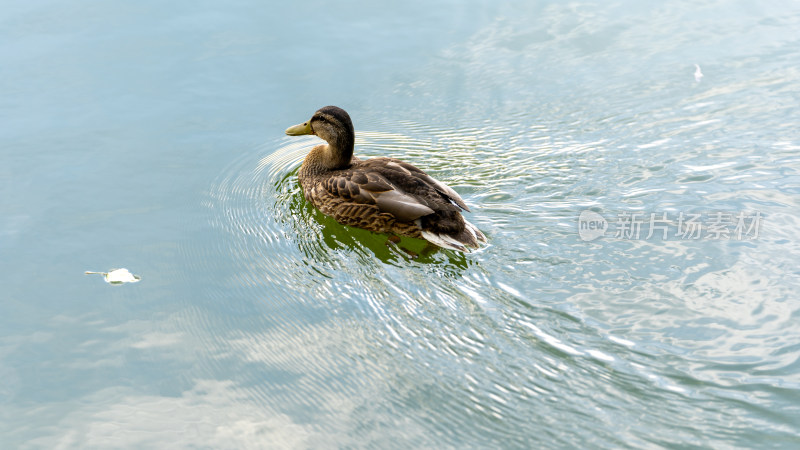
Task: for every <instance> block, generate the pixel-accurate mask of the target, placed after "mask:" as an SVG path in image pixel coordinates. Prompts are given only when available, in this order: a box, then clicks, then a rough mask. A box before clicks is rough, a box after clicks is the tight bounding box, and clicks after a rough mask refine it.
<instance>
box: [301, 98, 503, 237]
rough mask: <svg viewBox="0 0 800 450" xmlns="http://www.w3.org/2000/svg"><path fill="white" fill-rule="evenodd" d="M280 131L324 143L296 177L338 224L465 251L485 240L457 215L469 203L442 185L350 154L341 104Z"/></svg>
mask: <svg viewBox="0 0 800 450" xmlns="http://www.w3.org/2000/svg"><path fill="white" fill-rule="evenodd" d="M286 134H287V135H289V136H302V135H315V136H317V137H319V138H321V139H322V140H323V141H325V142H326V143H325V144H319V145H316V146H314V147H313V148H312V149H311V150H310V151H309V152H308V154H307V155H306V157H305V159H304V160H303V163H302V165H301V166H300V170H299V171H298V173H297V177H298V179H299V182H300V186H301V188H302V190H303V196H304V197H305V199H306V200H307V201H308V202H310V203H311V204H312V205H314V207H316V208H317V209H318V210H319V211H321V212H322V213H323V214H325V215H328V216H330V217H332V218H333V219H334V220H336V221H337V222H339V223H340V224H343V225H347V226H352V227H357V228H363V229H366V230H369V231H372V232H375V233H383V234H388V235H390V236H392V235H394V236H407V237H411V238H417V239H424V240H426V241H428V242H430V243H431V244H434V245H436V246H438V247H442V248H446V249H450V250H456V251H460V252H465V253H468V252H471V251H474V250H477V249H479V248H480V247H481V245H482V244H485V243H486V242H487V239H486V236H485V235H484V234H483V233H482V232H481V231H480V230H479V229H478V228H477V227H476V226H475V225H473V224H471V223H469V222H468V221H466V220H465V219H464V217H463V216H462V215H461V212H462V211H469V208H468V207H467V205H466V203H465V202H464V200H463V199H462V198H461V196H459V195H458V193H457V192H456V191H454V190H453V189H452V188H450V187H449V186H447V185H446V184H444V183H442V182H441V181H438V180H436V179H434V178H433V177H431V176H430V175H428V174H426V173H425V172H424V171H422V170H421V169H419V168H417V167H415V166H414V165H412V164H409V163H407V162H404V161H401V160H399V159H395V158H389V157H375V158H369V159H359V158H358V157H356V156H354V155H353V150H354V146H355V129H354V128H353V122H352V120H351V119H350V115H349V114H347V112H346V111H345V110H343V109H342V108H339V107H337V106H325V107H323V108H320V109H319V110H317V111H316V112H315V113H314V114H313V115H312V116H311V119H309V120H308V121H306V122H303V123H301V124H298V125H294V126H292V127H289V128H287V129H286Z"/></svg>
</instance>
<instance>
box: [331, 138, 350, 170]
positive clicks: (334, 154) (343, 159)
mask: <svg viewBox="0 0 800 450" xmlns="http://www.w3.org/2000/svg"><path fill="white" fill-rule="evenodd" d="M354 146H355V137H354V136H353V135H352V134H349V133H342V134H339V135H337V136H335V138H334V139H331V140H330V141H328V145H327V147H328V148H327V149H326V150H327V153H328V158H329V161H330V164H331V167H330V169H331V170H336V169H344V168H347V167H348V166H349V165H350V161H351V160H352V159H353V147H354Z"/></svg>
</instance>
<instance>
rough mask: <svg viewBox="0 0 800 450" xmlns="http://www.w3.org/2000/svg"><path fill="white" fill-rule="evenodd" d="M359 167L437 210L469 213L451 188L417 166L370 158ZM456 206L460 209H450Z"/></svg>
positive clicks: (394, 160) (391, 159)
mask: <svg viewBox="0 0 800 450" xmlns="http://www.w3.org/2000/svg"><path fill="white" fill-rule="evenodd" d="M358 165H359V167H362V168H364V169H369V170H371V171H374V172H376V173H379V174H380V175H382V176H383V177H384V178H386V179H387V180H388V181H389V182H391V183H394V184H396V185H398V187H400V188H401V189H404V190H405V191H406V192H409V193H411V194H412V195H415V196H417V197H419V198H420V200H422V201H423V202H424V203H426V204H429V206H430V204H431V203H433V204H434V205H435V206H432V207H433V208H434V209H435V210H446V211H450V210H455V211H458V208H461V209H463V210H464V211H469V208H468V207H467V204H466V203H464V200H463V199H462V198H461V196H460V195H458V193H457V192H456V191H454V190H453V189H452V188H451V187H450V186H448V185H446V184H444V183H442V182H441V181H439V180H437V179H435V178H433V177H432V176H430V175H428V174H427V173H425V172H423V171H422V170H421V169H419V168H417V167H416V166H414V165H412V164H409V163H407V162H404V161H401V160H399V159H394V158H370V159H367V160H364V161H360V162H359V164H358ZM443 200H444V201H443ZM452 204H455V205H457V206H458V208H449V207H447V205H452Z"/></svg>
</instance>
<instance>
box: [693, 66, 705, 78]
mask: <svg viewBox="0 0 800 450" xmlns="http://www.w3.org/2000/svg"><path fill="white" fill-rule="evenodd" d="M694 68H695V71H694V81H695V82H697V83H699V82H700V80H702V79H703V72H702V71H701V70H700V66H699V65H697V64H695V65H694Z"/></svg>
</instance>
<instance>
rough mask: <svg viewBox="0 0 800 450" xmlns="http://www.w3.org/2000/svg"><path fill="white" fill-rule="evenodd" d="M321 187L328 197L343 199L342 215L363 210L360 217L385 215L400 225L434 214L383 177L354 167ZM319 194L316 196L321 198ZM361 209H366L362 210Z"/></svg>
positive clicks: (429, 207)
mask: <svg viewBox="0 0 800 450" xmlns="http://www.w3.org/2000/svg"><path fill="white" fill-rule="evenodd" d="M319 187H321V188H322V189H324V191H325V194H327V195H325V196H331V197H335V198H338V199H340V200H341V202H339V205H340V208H342V210H343V211H344V210H348V211H352V213H353V214H355V212H356V211H355V210H356V209H358V210H360V209H364V210H365V211H360V212H359V214H362V213H365V212H367V211H374V212H375V213H381V212H384V213H389V214H391V215H392V216H394V217H395V218H396V219H397V220H399V221H402V222H411V221H414V220H416V219H418V218H420V217H422V216H426V215H428V214H432V213H433V212H434V211H435V209H434V208H431V206H429V205H428V204H427V202H425V201H422V199H421V198H419V197H418V196H416V195H414V194H412V193H409V192H406V191H405V190H404V189H403V188H402V187H400V186H398V185H397V184H396V183H392V182H390V181H389V180H387V179H386V178H385V177H384V176H382V175H381V174H380V173H378V172H375V171H371V170H364V169H363V168H360V167H351V168H350V169H348V170H345V171H342V172H340V173H338V174H334V175H332V176H330V177H328V178H326V179H325V180H324V182H323V183H321V185H320V186H319ZM319 194H320V193H317V194H316V195H318V196H319ZM359 206H364V207H367V208H359ZM375 207H377V208H375ZM376 209H377V211H376ZM334 215H335V214H334Z"/></svg>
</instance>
